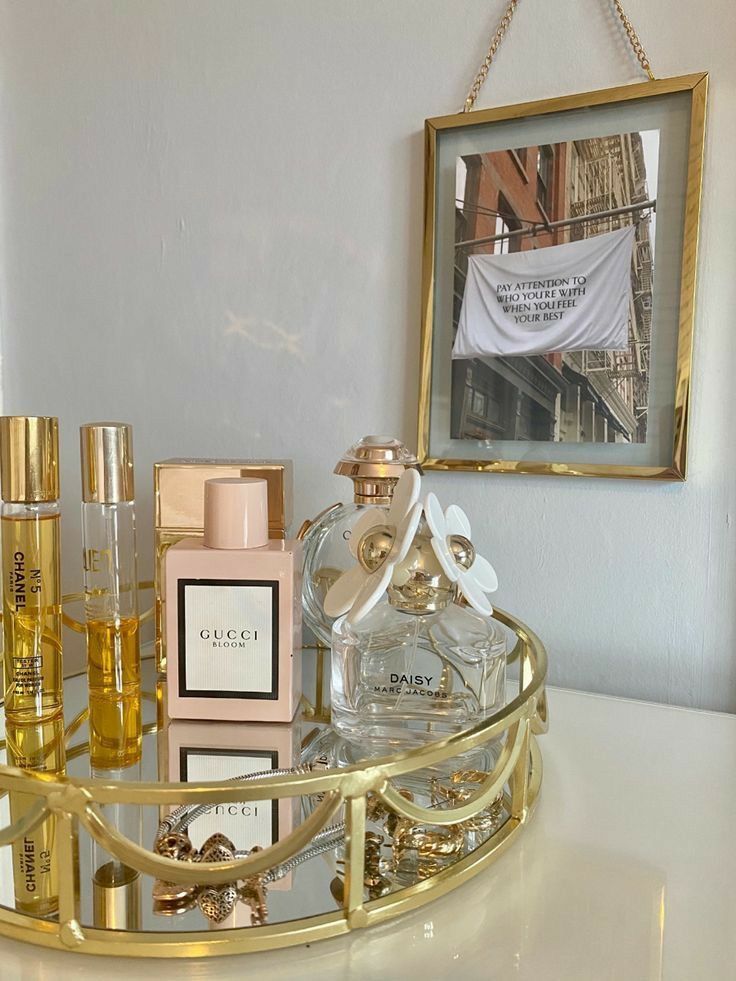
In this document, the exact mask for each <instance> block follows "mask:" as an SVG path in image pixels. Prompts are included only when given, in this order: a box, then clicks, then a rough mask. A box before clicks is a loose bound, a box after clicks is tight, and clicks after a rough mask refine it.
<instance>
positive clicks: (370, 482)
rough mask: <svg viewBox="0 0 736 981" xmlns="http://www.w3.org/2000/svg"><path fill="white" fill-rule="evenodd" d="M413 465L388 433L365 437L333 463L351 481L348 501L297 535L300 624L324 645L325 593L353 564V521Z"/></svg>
mask: <svg viewBox="0 0 736 981" xmlns="http://www.w3.org/2000/svg"><path fill="white" fill-rule="evenodd" d="M417 466H418V461H417V458H416V457H415V456H414V454H413V453H411V452H410V451H409V450H408V449H407V448H406V446H404V444H403V443H402V442H400V441H399V440H398V439H394V438H393V437H391V436H364V437H363V438H362V439H360V440H358V442H357V443H354V444H353V445H352V446H351V447H349V448H348V449H347V450H346V451H345V453H344V455H343V456H342V458H341V459H340V460H339V461H338V463H337V466H336V467H335V471H334V472H335V473H336V474H341V475H343V476H345V477H350V479H351V480H352V481H353V500H352V501H351V502H350V503H348V504H335V505H334V506H333V507H331V508H328V509H327V510H326V511H323V512H322V514H320V515H319V516H318V517H317V518H315V520H314V521H313V522H312V523H311V524H309V525H308V526H307V531H306V532H303V533H302V538H303V542H304V576H303V580H302V602H303V607H304V622H305V623H306V625H307V626H308V627H309V628H310V629H311V631H312V633H313V634H314V636H315V637H316V639H317V640H318V641H319V643H321V644H323V645H324V646H325V647H329V646H330V636H331V633H332V624H333V622H334V617H331V616H329V614H327V613H326V612H325V607H324V601H325V595H326V593H327V590H328V589H329V588H330V587H331V586H332V584H333V583H334V582H335V581H336V580H337V579H338V578H339V577H340V576H341V575H342V574H343V573H344V572H345V571H346V570H347V569H348V568H349V567H350V566H351V565H352V563H353V558H352V557H351V554H350V549H349V543H350V539H351V536H352V534H353V527H354V525H355V523H356V521H358V519H359V518H360V516H361V514H363V513H364V512H365V511H366V510H367V509H369V508H376V507H389V505H390V504H391V500H392V497H393V492H394V487H395V486H396V482H397V481H398V479H399V477H401V475H402V474H403V472H404V470H406V469H407V468H410V467H417Z"/></svg>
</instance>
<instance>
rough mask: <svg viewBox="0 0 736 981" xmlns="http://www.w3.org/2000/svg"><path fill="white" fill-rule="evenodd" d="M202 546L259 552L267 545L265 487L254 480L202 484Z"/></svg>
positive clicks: (230, 479) (226, 479) (216, 480)
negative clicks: (254, 549)
mask: <svg viewBox="0 0 736 981" xmlns="http://www.w3.org/2000/svg"><path fill="white" fill-rule="evenodd" d="M204 544H205V545H206V546H207V547H208V548H261V547H262V546H263V545H267V544H268V484H267V483H266V481H265V480H260V479H258V478H256V477H215V478H213V479H212V480H205V482H204Z"/></svg>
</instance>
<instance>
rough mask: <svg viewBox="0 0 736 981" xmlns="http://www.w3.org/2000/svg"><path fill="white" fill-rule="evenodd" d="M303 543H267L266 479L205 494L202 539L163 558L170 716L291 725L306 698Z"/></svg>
mask: <svg viewBox="0 0 736 981" xmlns="http://www.w3.org/2000/svg"><path fill="white" fill-rule="evenodd" d="M301 562H302V556H301V543H300V542H296V541H273V540H271V541H269V538H268V494H267V484H266V481H265V480H258V479H253V478H221V479H214V480H208V481H207V482H206V483H205V487H204V536H203V538H201V539H185V540H183V541H181V542H178V543H177V544H175V545H172V546H171V547H170V548H169V550H168V552H167V554H166V576H165V579H166V597H165V600H166V604H165V608H166V644H167V648H168V652H169V657H168V682H169V684H168V702H169V714H170V715H171V717H172V718H174V719H217V720H219V719H222V720H229V721H247V722H290V721H291V719H292V718H293V717H294V713H295V712H296V708H297V705H298V702H299V697H300V694H301V577H300V570H301Z"/></svg>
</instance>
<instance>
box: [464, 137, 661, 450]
mask: <svg viewBox="0 0 736 981" xmlns="http://www.w3.org/2000/svg"><path fill="white" fill-rule="evenodd" d="M658 149H659V133H658V131H656V130H653V131H646V132H643V133H625V134H618V135H613V136H607V137H597V138H593V139H585V140H576V141H571V142H567V143H557V144H552V145H546V146H527V147H520V148H516V149H511V150H500V151H495V152H492V153H485V154H473V155H470V156H465V157H459V158H458V160H457V171H456V194H455V197H456V204H455V270H454V307H453V337H454V336H455V333H456V331H457V327H458V322H459V320H460V313H461V309H462V305H463V298H464V294H465V282H466V276H467V272H468V258H469V256H471V255H478V254H488V255H490V254H493V255H503V254H507V253H513V252H521V251H526V250H530V249H546V248H549V247H550V246H556V245H563V244H567V243H571V242H577V241H580V240H581V239H588V238H593V237H595V236H599V235H603V234H605V233H607V232H612V231H614V230H616V229H620V228H624V227H627V226H631V225H633V226H634V227H635V229H636V231H635V238H634V241H633V250H632V259H631V298H630V301H629V322H628V337H629V344H628V348H626V349H623V350H615V351H612V350H606V351H596V350H580V351H577V350H575V351H564V353H560V352H554V351H550V352H548V353H544V354H536V355H532V356H526V357H518V356H503V357H473V358H472V359H470V360H454V361H453V363H452V413H451V435H452V437H453V438H454V439H469V440H476V441H484V442H488V443H492V442H495V441H498V440H538V441H551V440H553V441H558V442H563V441H564V442H611V443H613V442H628V443H642V442H645V441H646V433H647V412H648V391H649V351H650V343H651V324H652V282H653V264H654V229H655V222H656V217H655V214H656V212H655V208H656V184H657V161H658Z"/></svg>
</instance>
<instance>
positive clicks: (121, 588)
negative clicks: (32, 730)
mask: <svg viewBox="0 0 736 981" xmlns="http://www.w3.org/2000/svg"><path fill="white" fill-rule="evenodd" d="M80 439H81V460H82V538H83V548H84V598H85V616H86V620H87V678H88V683H89V712H90V720H89V729H90V761H91V764H92V766H93V767H94V768H103V769H118V768H120V767H128V766H131V765H132V764H134V763H135V762H136V761H137V760H139V759H140V754H141V738H142V728H141V702H140V661H141V658H140V640H139V630H138V627H139V621H138V568H137V565H138V562H137V551H136V536H135V502H134V497H135V493H134V483H133V434H132V429H131V427H130V426H129V425H127V424H125V423H110V422H106V423H90V424H88V425H85V426H82V427H81V430H80Z"/></svg>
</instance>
